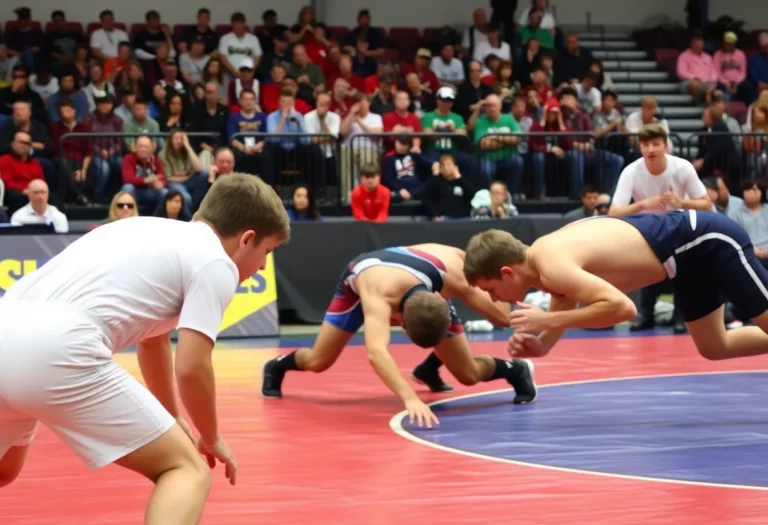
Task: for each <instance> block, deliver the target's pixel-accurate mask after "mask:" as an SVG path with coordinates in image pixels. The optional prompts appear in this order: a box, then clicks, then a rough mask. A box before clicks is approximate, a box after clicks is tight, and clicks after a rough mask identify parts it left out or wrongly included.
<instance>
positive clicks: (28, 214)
mask: <svg viewBox="0 0 768 525" xmlns="http://www.w3.org/2000/svg"><path fill="white" fill-rule="evenodd" d="M31 224H52V225H53V229H54V230H55V231H56V233H67V232H68V231H69V221H67V216H66V215H64V214H63V213H61V212H60V211H59V209H58V208H57V207H56V206H52V205H50V204H49V205H48V206H47V207H46V208H45V213H44V214H42V215H38V214H37V212H36V211H35V210H34V209H33V208H32V204H27V205H26V206H24V207H23V208H19V209H18V210H16V212H14V214H13V215H11V226H28V225H31Z"/></svg>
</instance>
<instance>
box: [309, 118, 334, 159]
mask: <svg viewBox="0 0 768 525" xmlns="http://www.w3.org/2000/svg"><path fill="white" fill-rule="evenodd" d="M325 126H326V127H327V128H328V131H325V130H323V126H322V124H321V123H320V117H318V116H317V110H314V111H310V112H309V113H307V114H306V115H304V127H305V128H306V130H307V133H330V134H331V135H333V136H334V137H336V138H338V137H339V132H340V131H341V117H340V116H339V115H337V114H336V113H334V112H333V111H329V112H328V113H326V114H325ZM320 148H321V149H322V150H323V152H324V153H325V157H326V158H328V159H330V158H331V157H333V147H332V146H331V145H330V144H321V145H320Z"/></svg>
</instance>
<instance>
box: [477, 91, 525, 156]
mask: <svg viewBox="0 0 768 525" xmlns="http://www.w3.org/2000/svg"><path fill="white" fill-rule="evenodd" d="M499 105H501V103H499ZM502 133H520V126H519V125H518V124H517V121H516V120H515V119H514V118H512V116H511V115H506V114H501V113H498V114H497V115H496V117H495V118H494V119H492V118H491V117H490V116H489V115H487V114H486V115H483V116H482V117H479V118H478V119H477V122H475V142H477V144H478V145H479V146H480V148H481V149H482V150H483V153H482V156H483V157H485V158H487V159H493V160H501V159H504V158H506V157H508V156H509V155H511V154H515V153H517V146H516V145H512V144H509V143H506V141H507V140H508V137H493V136H491V137H486V135H496V134H502ZM484 137H486V138H487V139H488V140H487V141H484V140H483V138H484Z"/></svg>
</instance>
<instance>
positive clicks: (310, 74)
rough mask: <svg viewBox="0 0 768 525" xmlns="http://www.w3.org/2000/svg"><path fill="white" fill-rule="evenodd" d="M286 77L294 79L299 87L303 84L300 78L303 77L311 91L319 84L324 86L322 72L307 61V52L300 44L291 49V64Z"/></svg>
mask: <svg viewBox="0 0 768 525" xmlns="http://www.w3.org/2000/svg"><path fill="white" fill-rule="evenodd" d="M286 75H288V76H289V77H291V78H295V79H296V82H297V83H298V84H299V87H301V84H304V83H305V82H304V79H303V78H302V77H303V76H304V75H306V76H307V78H308V79H309V85H310V87H312V89H315V88H316V87H317V86H319V85H320V84H325V75H323V70H322V69H320V67H319V66H316V65H315V64H313V63H312V62H310V61H309V57H308V56H307V50H306V48H305V47H304V46H303V45H301V44H299V45H297V46H294V48H293V64H291V67H289V68H288V71H287V72H286ZM299 79H301V80H299Z"/></svg>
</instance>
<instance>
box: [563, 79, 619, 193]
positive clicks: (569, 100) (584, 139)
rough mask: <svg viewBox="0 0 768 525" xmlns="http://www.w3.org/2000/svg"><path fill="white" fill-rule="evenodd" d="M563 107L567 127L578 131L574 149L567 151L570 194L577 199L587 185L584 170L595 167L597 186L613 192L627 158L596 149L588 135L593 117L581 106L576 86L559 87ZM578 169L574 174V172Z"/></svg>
mask: <svg viewBox="0 0 768 525" xmlns="http://www.w3.org/2000/svg"><path fill="white" fill-rule="evenodd" d="M560 106H561V107H562V111H563V121H564V122H565V125H566V126H568V130H569V131H572V132H576V133H577V134H576V135H574V138H573V149H572V150H571V152H569V153H568V154H567V156H568V157H569V159H568V165H569V166H568V168H569V172H570V173H569V175H570V176H571V181H572V182H573V183H575V185H574V184H572V185H571V190H570V191H571V196H572V197H575V198H578V197H579V196H580V195H581V192H582V190H583V186H584V180H585V178H584V172H585V169H586V168H589V167H592V168H593V169H596V170H597V173H598V174H599V176H600V179H601V180H599V182H598V184H597V185H598V186H601V187H603V188H604V189H605V190H606V191H612V190H613V188H615V187H616V181H618V180H619V175H621V169H622V168H623V167H624V157H622V156H621V155H617V154H616V153H612V152H610V151H605V150H602V149H596V148H595V143H594V139H592V138H590V137H589V135H588V134H591V132H592V119H591V118H590V117H589V115H587V114H586V113H583V112H582V111H580V110H579V108H578V100H577V98H576V91H575V90H574V89H573V88H563V89H562V90H560ZM574 170H575V174H573V171H574Z"/></svg>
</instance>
